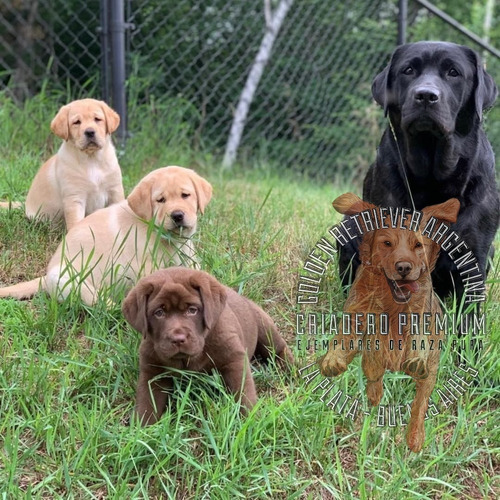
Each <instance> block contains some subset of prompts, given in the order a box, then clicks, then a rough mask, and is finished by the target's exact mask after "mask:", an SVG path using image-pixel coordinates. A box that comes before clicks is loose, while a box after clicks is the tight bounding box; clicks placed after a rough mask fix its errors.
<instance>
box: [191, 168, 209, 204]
mask: <svg viewBox="0 0 500 500" xmlns="http://www.w3.org/2000/svg"><path fill="white" fill-rule="evenodd" d="M191 179H192V180H193V185H194V189H195V191H196V199H197V201H198V210H199V211H200V213H201V214H203V212H204V211H205V207H206V206H207V205H208V202H209V201H210V200H211V199H212V185H211V184H210V183H209V182H208V181H206V180H205V179H204V178H203V177H200V176H199V175H198V174H197V173H196V172H194V171H193V173H192V174H191Z"/></svg>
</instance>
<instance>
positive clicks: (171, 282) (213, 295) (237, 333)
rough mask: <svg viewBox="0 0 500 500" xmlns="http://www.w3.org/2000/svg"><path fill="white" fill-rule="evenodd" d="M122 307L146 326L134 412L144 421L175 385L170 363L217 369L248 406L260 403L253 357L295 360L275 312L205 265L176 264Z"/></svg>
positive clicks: (148, 280) (139, 326) (144, 283)
mask: <svg viewBox="0 0 500 500" xmlns="http://www.w3.org/2000/svg"><path fill="white" fill-rule="evenodd" d="M122 309H123V314H124V315H125V318H126V319H127V321H128V322H129V323H130V324H131V325H132V326H133V327H134V328H135V329H136V330H137V331H139V332H140V333H142V342H141V346H140V349H139V381H138V384H137V402H136V410H135V411H136V414H137V416H138V418H139V419H140V420H141V422H142V423H143V424H144V425H149V424H153V423H155V422H156V421H157V420H158V419H159V418H160V416H161V414H162V413H163V411H164V410H165V407H166V402H167V391H168V389H169V388H171V387H172V379H171V377H172V374H171V373H170V374H169V373H168V368H174V369H176V370H183V369H186V370H191V371H197V372H209V371H211V370H213V369H216V370H218V371H219V372H220V373H221V374H222V377H223V379H224V381H225V383H226V385H227V387H228V389H229V390H230V391H231V392H232V393H233V394H235V395H236V396H237V397H238V398H241V403H242V405H243V406H242V411H243V412H245V411H246V410H247V409H251V408H252V407H253V405H254V404H255V403H256V402H257V394H256V391H255V384H254V381H253V378H252V373H251V370H250V359H251V358H252V356H253V355H254V354H257V355H258V356H259V357H262V358H264V359H266V358H269V357H270V356H271V355H276V356H277V358H278V360H279V362H280V364H282V365H283V366H286V365H290V364H291V363H293V355H292V353H291V351H290V349H289V348H288V347H287V345H286V342H285V341H284V340H283V338H282V337H281V336H280V335H279V334H278V331H277V329H276V326H275V324H274V323H273V321H272V319H271V318H270V317H269V316H268V315H267V314H266V313H265V312H264V311H263V310H262V309H261V308H260V307H258V306H257V305H256V304H254V303H253V302H252V301H251V300H249V299H247V298H245V297H242V296H241V295H238V294H237V293H236V292H235V291H233V290H231V289H230V288H228V287H226V286H224V285H221V284H220V283H219V282H218V281H217V280H216V279H215V278H214V277H212V276H210V275H209V274H207V273H205V272H203V271H194V270H191V269H186V268H181V267H171V268H168V269H162V270H160V271H157V272H155V273H153V274H151V275H150V276H147V277H145V278H142V279H141V280H139V282H138V283H137V285H136V286H135V287H134V288H133V289H132V290H131V291H130V293H129V294H128V295H127V297H126V299H125V301H124V302H123V308H122Z"/></svg>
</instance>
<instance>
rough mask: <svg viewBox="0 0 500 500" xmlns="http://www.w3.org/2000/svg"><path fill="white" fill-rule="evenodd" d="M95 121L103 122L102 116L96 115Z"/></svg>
mask: <svg viewBox="0 0 500 500" xmlns="http://www.w3.org/2000/svg"><path fill="white" fill-rule="evenodd" d="M94 121H95V122H102V118H99V117H98V116H96V117H95V118H94Z"/></svg>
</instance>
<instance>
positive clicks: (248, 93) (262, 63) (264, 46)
mask: <svg viewBox="0 0 500 500" xmlns="http://www.w3.org/2000/svg"><path fill="white" fill-rule="evenodd" d="M292 4H293V0H281V1H280V3H279V5H278V7H277V8H276V10H275V12H274V14H273V15H272V16H269V12H270V4H269V0H265V9H264V10H265V12H266V18H267V19H268V22H267V23H266V33H265V35H264V37H263V38H262V42H261V44H260V48H259V51H258V52H257V55H256V57H255V60H254V62H253V65H252V69H251V70H250V73H249V74H248V78H247V81H246V82H245V86H244V87H243V91H242V92H241V96H240V100H239V102H238V106H237V107H236V111H235V113H234V118H233V123H232V125H231V131H230V133H229V138H228V140H227V145H226V152H225V154H224V160H223V162H222V165H223V166H224V167H227V168H229V167H231V166H232V165H233V163H234V160H235V159H236V153H237V151H238V147H239V144H240V141H241V136H242V134H243V129H244V127H245V122H246V120H247V115H248V110H249V108H250V105H251V104H252V100H253V97H254V94H255V91H256V90H257V87H258V85H259V82H260V79H261V77H262V74H263V72H264V69H265V67H266V65H267V63H268V61H269V59H270V57H271V52H272V49H273V45H274V42H275V40H276V37H277V36H278V33H279V30H280V28H281V26H282V24H283V21H284V19H285V17H286V14H287V12H288V11H289V10H290V7H291V6H292ZM269 18H270V19H269Z"/></svg>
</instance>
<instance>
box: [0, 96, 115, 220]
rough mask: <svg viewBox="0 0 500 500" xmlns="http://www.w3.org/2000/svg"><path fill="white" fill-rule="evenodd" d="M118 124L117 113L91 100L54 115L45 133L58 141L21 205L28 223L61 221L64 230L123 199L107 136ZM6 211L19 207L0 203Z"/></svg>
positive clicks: (112, 152) (109, 139)
mask: <svg viewBox="0 0 500 500" xmlns="http://www.w3.org/2000/svg"><path fill="white" fill-rule="evenodd" d="M119 124H120V117H119V116H118V114H117V113H115V111H113V110H112V109H111V108H110V107H109V106H108V105H107V104H106V103H105V102H103V101H96V100H95V99H82V100H79V101H73V102H71V103H69V104H67V105H66V106H63V107H62V108H61V109H60V110H59V112H58V113H57V115H56V116H55V118H54V119H53V120H52V123H51V125H50V128H51V130H52V132H54V134H56V135H57V136H58V137H60V138H61V139H63V140H64V142H63V143H62V145H61V147H60V148H59V151H58V152H57V154H55V155H54V156H53V157H52V158H50V159H49V160H48V161H47V162H46V163H44V164H43V165H42V167H41V168H40V170H39V171H38V173H37V174H36V176H35V178H34V179H33V183H32V184H31V187H30V189H29V192H28V196H27V197H26V203H25V209H26V215H27V216H28V217H29V218H34V217H42V218H47V219H49V220H58V219H60V218H61V217H64V220H65V221H66V228H67V229H68V230H69V229H71V228H72V227H73V226H74V225H75V224H76V223H77V222H78V221H80V220H82V219H83V218H84V217H85V216H86V215H89V214H91V213H92V212H95V211H96V210H98V209H100V208H104V207H106V206H108V205H111V204H113V203H116V202H118V201H121V200H123V199H124V195H123V187H122V175H121V171H120V166H119V165H118V160H117V158H116V153H115V148H114V147H113V143H112V141H111V136H110V134H111V133H112V132H114V131H115V130H116V129H117V128H118V125H119ZM9 206H13V207H20V206H21V203H19V202H15V203H8V202H1V203H0V207H3V208H8V207H9Z"/></svg>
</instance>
